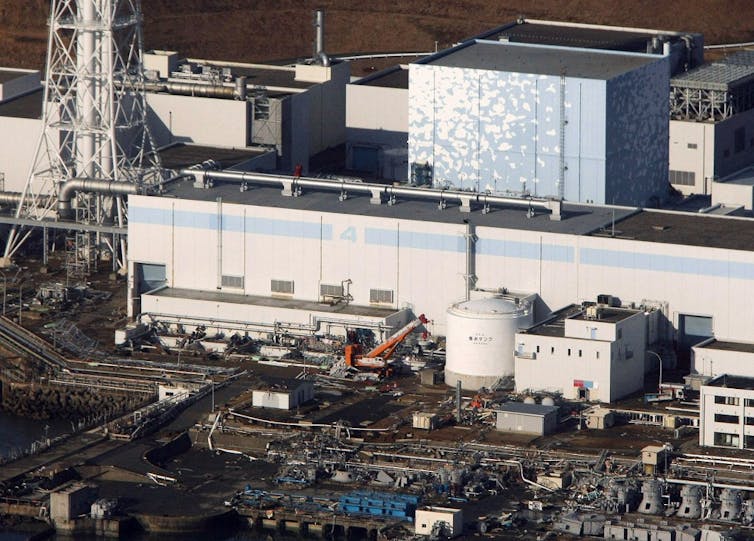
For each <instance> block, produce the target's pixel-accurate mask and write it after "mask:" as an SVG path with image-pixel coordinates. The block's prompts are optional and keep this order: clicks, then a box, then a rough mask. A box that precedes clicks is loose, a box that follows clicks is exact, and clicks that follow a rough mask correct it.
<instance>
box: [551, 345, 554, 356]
mask: <svg viewBox="0 0 754 541" xmlns="http://www.w3.org/2000/svg"><path fill="white" fill-rule="evenodd" d="M550 355H555V347H554V346H553V347H551V348H550Z"/></svg>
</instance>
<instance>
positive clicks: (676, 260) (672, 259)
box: [579, 248, 754, 280]
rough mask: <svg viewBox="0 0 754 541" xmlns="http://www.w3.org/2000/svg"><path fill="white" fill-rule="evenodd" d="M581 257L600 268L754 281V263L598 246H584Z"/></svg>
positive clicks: (582, 260) (587, 262) (583, 260)
mask: <svg viewBox="0 0 754 541" xmlns="http://www.w3.org/2000/svg"><path fill="white" fill-rule="evenodd" d="M579 257H580V261H581V263H583V264H585V265H597V266H600V267H615V268H621V269H640V270H647V271H655V272H675V273H678V274H695V275H703V276H717V277H722V278H734V279H738V280H754V264H752V263H738V262H735V261H720V260H715V259H701V258H696V257H680V256H671V255H659V254H644V253H634V252H622V251H618V250H602V249H596V248H582V249H581V250H580V251H579Z"/></svg>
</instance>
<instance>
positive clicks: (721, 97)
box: [669, 51, 754, 210]
mask: <svg viewBox="0 0 754 541" xmlns="http://www.w3.org/2000/svg"><path fill="white" fill-rule="evenodd" d="M752 89H754V55H752V54H751V52H749V51H742V52H741V53H736V54H734V55H731V56H729V57H726V58H724V59H722V60H720V61H717V62H713V63H710V64H705V65H703V66H699V67H697V68H696V69H693V70H690V71H688V72H686V73H681V74H678V75H676V76H675V77H673V78H672V79H671V80H670V118H671V120H670V154H669V160H670V183H671V184H672V185H673V187H674V188H676V189H677V190H678V191H680V192H681V193H683V194H702V195H709V196H711V199H712V204H713V205H717V204H721V205H725V206H728V207H736V206H743V207H744V208H745V209H747V210H751V209H752V200H753V199H754V198H753V197H752V184H753V183H752V182H751V180H750V178H749V177H750V176H751V174H750V173H749V174H746V173H744V174H743V175H741V174H740V173H739V172H740V171H741V170H742V169H745V168H747V167H749V166H751V165H752V164H754V130H752V128H751V127H750V126H751V123H752V120H754V100H752V91H753V90H752Z"/></svg>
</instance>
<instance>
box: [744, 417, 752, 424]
mask: <svg viewBox="0 0 754 541" xmlns="http://www.w3.org/2000/svg"><path fill="white" fill-rule="evenodd" d="M744 423H746V424H747V425H748V426H754V417H744Z"/></svg>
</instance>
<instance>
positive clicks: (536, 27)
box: [476, 20, 680, 53]
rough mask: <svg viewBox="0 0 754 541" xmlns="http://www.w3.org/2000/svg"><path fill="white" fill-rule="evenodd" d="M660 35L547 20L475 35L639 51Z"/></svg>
mask: <svg viewBox="0 0 754 541" xmlns="http://www.w3.org/2000/svg"><path fill="white" fill-rule="evenodd" d="M657 35H658V32H657V31H652V30H639V29H634V28H620V27H612V28H609V27H595V26H584V25H579V26H576V25H570V24H548V23H546V22H533V21H532V22H530V21H526V20H524V21H516V22H514V23H509V24H507V25H504V26H502V27H498V28H495V29H492V30H488V31H486V32H484V33H483V34H480V35H478V36H476V37H477V38H481V39H499V40H507V41H511V42H514V43H539V44H541V45H559V46H563V47H581V48H587V49H610V50H614V51H627V52H636V53H646V52H647V42H648V41H650V40H651V39H652V38H653V37H656V36H657ZM662 35H663V36H665V37H666V38H670V40H671V41H677V40H678V39H680V38H679V37H678V36H675V35H673V33H670V35H668V33H665V32H663V33H662Z"/></svg>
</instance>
